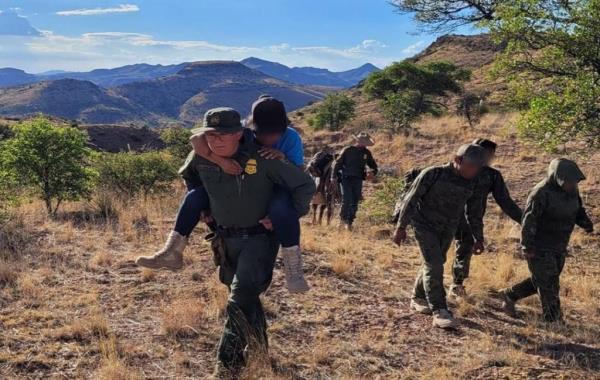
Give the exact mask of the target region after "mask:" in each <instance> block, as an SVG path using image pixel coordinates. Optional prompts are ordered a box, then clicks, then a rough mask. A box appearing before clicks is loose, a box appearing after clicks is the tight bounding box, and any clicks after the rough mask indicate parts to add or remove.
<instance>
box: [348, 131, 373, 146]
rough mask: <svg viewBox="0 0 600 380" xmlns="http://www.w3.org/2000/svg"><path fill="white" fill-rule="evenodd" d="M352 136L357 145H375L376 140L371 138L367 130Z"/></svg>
mask: <svg viewBox="0 0 600 380" xmlns="http://www.w3.org/2000/svg"><path fill="white" fill-rule="evenodd" d="M352 138H353V139H354V140H355V141H356V144H357V145H360V146H373V145H375V141H373V139H372V138H371V135H369V134H368V133H367V132H360V133H359V134H358V135H352Z"/></svg>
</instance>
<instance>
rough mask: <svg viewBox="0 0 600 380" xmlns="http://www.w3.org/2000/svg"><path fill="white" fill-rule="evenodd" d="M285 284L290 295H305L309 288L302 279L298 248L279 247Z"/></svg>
mask: <svg viewBox="0 0 600 380" xmlns="http://www.w3.org/2000/svg"><path fill="white" fill-rule="evenodd" d="M281 258H282V259H283V271H284V273H285V282H286V285H287V288H288V291H289V292H290V293H305V292H307V291H308V289H309V288H310V287H309V286H308V283H307V282H306V280H305V279H304V271H303V269H302V252H301V251H300V247H299V246H297V245H295V246H293V247H281Z"/></svg>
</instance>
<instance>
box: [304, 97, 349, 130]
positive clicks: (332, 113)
mask: <svg viewBox="0 0 600 380" xmlns="http://www.w3.org/2000/svg"><path fill="white" fill-rule="evenodd" d="M355 106H356V103H355V102H354V100H352V99H351V98H350V97H349V96H347V95H345V94H341V93H333V94H329V95H327V96H326V97H325V99H324V100H323V102H322V103H321V104H319V106H318V108H317V112H316V114H315V117H314V119H313V120H312V121H311V124H312V125H313V126H314V127H315V128H317V129H321V128H324V127H326V128H327V129H329V130H330V131H337V130H339V129H341V128H342V126H343V125H344V124H345V123H347V122H348V121H349V120H351V119H352V118H353V117H354V107H355Z"/></svg>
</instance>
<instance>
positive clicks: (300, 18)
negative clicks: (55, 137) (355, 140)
mask: <svg viewBox="0 0 600 380" xmlns="http://www.w3.org/2000/svg"><path fill="white" fill-rule="evenodd" d="M0 11H2V13H0V67H17V68H21V69H24V70H26V71H29V72H41V71H45V70H52V69H62V70H77V71H85V70H89V69H93V68H99V67H116V66H122V65H125V64H132V63H140V62H147V63H162V64H170V63H180V62H184V61H195V60H211V59H233V60H239V59H243V58H246V57H248V56H256V57H259V58H263V59H268V60H273V61H278V62H281V63H283V64H286V65H289V66H316V67H325V68H329V69H332V70H346V69H350V68H353V67H356V66H359V65H361V64H363V63H365V62H371V63H373V64H375V65H378V66H380V67H382V66H385V65H386V64H389V63H391V62H393V61H396V60H401V59H403V58H406V57H409V56H412V55H414V54H415V53H417V52H418V51H420V50H422V49H423V48H424V47H426V46H427V45H428V44H429V43H431V42H432V41H433V40H434V39H435V37H436V36H432V35H426V34H419V33H418V29H417V27H416V25H415V23H414V22H413V21H412V20H411V17H409V16H405V15H399V14H397V13H395V12H394V10H393V7H392V6H390V5H389V4H388V2H387V1H386V0H295V1H292V0H261V1H250V0H194V1H192V0H138V1H134V0H131V1H127V0H122V1H87V0H78V1H66V0H52V1H48V0H35V1H34V0H18V1H17V0H0Z"/></svg>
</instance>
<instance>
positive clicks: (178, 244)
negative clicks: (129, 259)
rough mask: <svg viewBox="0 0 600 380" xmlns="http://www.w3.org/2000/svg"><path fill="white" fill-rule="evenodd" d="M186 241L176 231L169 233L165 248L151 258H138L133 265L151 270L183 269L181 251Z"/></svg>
mask: <svg viewBox="0 0 600 380" xmlns="http://www.w3.org/2000/svg"><path fill="white" fill-rule="evenodd" d="M187 242H188V239H187V238H186V237H185V236H183V235H180V234H179V233H178V232H177V231H171V233H170V234H169V237H168V239H167V242H166V243H165V246H164V247H163V249H161V250H160V251H158V252H156V253H155V254H154V255H153V256H140V257H138V258H137V259H136V260H135V263H136V264H137V265H139V266H141V267H146V268H151V269H161V268H165V269H170V270H178V269H181V268H183V250H184V249H185V247H186V246H187Z"/></svg>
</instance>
